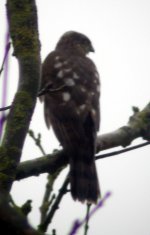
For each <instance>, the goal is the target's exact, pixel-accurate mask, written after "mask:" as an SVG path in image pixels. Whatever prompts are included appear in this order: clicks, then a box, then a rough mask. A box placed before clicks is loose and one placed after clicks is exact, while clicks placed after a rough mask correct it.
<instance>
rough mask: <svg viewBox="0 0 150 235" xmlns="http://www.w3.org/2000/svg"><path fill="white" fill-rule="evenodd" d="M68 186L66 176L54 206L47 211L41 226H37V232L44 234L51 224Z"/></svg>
mask: <svg viewBox="0 0 150 235" xmlns="http://www.w3.org/2000/svg"><path fill="white" fill-rule="evenodd" d="M68 184H69V177H68V175H67V177H66V179H65V181H64V183H63V185H62V187H61V188H60V190H59V194H58V196H57V198H56V200H55V202H54V204H53V205H52V207H51V210H50V211H49V213H48V215H47V217H46V220H45V221H44V222H43V224H40V225H39V230H40V231H42V232H46V230H47V228H48V225H49V224H50V223H51V221H52V218H53V217H54V214H55V212H56V210H57V209H58V208H59V204H60V202H61V199H62V197H63V196H64V194H65V193H66V192H67V190H66V189H67V186H68Z"/></svg>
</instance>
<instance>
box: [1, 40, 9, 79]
mask: <svg viewBox="0 0 150 235" xmlns="http://www.w3.org/2000/svg"><path fill="white" fill-rule="evenodd" d="M10 46H11V43H10V42H8V43H7V45H6V48H5V54H4V58H3V62H2V65H1V68H0V75H1V74H2V71H3V70H4V65H5V61H6V59H7V56H8V52H9V50H10Z"/></svg>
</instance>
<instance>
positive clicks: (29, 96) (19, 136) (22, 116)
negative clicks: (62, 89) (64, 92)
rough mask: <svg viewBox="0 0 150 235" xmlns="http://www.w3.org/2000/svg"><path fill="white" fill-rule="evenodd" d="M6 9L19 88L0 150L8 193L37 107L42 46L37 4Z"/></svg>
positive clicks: (16, 3)
mask: <svg viewBox="0 0 150 235" xmlns="http://www.w3.org/2000/svg"><path fill="white" fill-rule="evenodd" d="M6 6H7V15H8V20H9V29H10V36H11V39H12V44H13V46H14V55H15V56H16V58H17V59H18V63H19V86H18V87H19V88H18V91H17V92H16V95H15V97H14V101H13V104H12V108H11V110H10V113H9V116H8V121H7V125H6V130H5V134H4V138H3V142H2V146H1V148H0V161H1V164H0V190H6V191H7V192H9V191H10V189H11V186H12V182H13V180H14V178H15V174H16V167H17V165H18V163H19V161H20V158H21V153H22V147H23V144H24V140H25V137H26V134H27V130H28V127H29V124H30V120H31V116H32V114H33V111H34V107H35V103H36V97H37V92H38V88H39V81H40V54H39V52H40V46H39V40H38V27H37V14H36V13H37V12H36V6H35V1H34V0H30V1H29V0H25V1H20V0H8V1H7V5H6ZM13 76H14V75H13Z"/></svg>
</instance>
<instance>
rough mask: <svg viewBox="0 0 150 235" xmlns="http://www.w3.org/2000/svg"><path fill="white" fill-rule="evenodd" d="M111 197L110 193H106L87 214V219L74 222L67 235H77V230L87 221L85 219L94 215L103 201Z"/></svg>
mask: <svg viewBox="0 0 150 235" xmlns="http://www.w3.org/2000/svg"><path fill="white" fill-rule="evenodd" d="M110 196H111V193H110V192H107V193H106V194H105V196H104V197H103V198H102V199H101V200H100V201H99V203H98V204H97V205H96V206H95V207H94V208H93V209H92V210H91V211H90V212H89V213H88V215H87V217H85V218H84V219H83V220H81V221H79V220H76V221H75V222H74V224H73V227H72V229H71V232H70V233H69V235H75V234H77V231H78V230H79V228H81V226H83V224H84V223H85V222H86V221H87V219H88V220H89V219H90V218H91V217H92V216H93V215H94V214H95V212H96V211H97V210H98V209H99V208H101V207H103V205H104V203H105V201H106V200H107V199H108V197H110Z"/></svg>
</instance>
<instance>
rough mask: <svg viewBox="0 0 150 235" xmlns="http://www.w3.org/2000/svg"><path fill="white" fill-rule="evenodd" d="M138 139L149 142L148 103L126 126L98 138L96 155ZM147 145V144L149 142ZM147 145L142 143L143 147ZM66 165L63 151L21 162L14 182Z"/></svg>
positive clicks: (149, 107) (115, 153) (149, 113)
mask: <svg viewBox="0 0 150 235" xmlns="http://www.w3.org/2000/svg"><path fill="white" fill-rule="evenodd" d="M138 137H142V138H143V139H146V140H148V141H149V140H150V103H149V104H148V105H146V107H145V108H144V109H143V110H142V111H140V112H139V111H137V109H136V112H135V111H134V114H133V116H131V117H130V118H129V121H128V124H127V125H126V126H123V127H121V128H119V129H117V130H116V131H113V132H110V133H107V134H102V135H100V136H98V137H97V153H98V152H99V151H103V150H106V149H110V148H114V147H119V146H122V147H125V146H127V145H130V144H131V142H132V141H133V140H134V139H136V138H138ZM147 144H149V142H148V143H147ZM147 144H145V143H144V146H145V145H147ZM142 146H143V144H142ZM142 146H140V147H142ZM136 148H137V146H136ZM131 149H134V148H133V147H131V148H130V149H129V150H131ZM125 151H127V149H124V150H121V151H119V152H118V151H117V152H114V153H113V154H111V153H110V154H107V155H99V156H98V157H97V158H104V157H108V156H112V155H117V154H120V153H123V152H125ZM67 163H68V159H67V156H66V154H65V152H64V150H63V151H58V152H57V153H54V154H50V155H47V156H46V157H41V158H37V159H35V160H30V161H26V162H22V163H21V164H20V165H19V167H18V169H17V175H16V180H19V179H23V178H26V177H30V176H33V175H34V176H35V175H39V174H42V173H46V172H49V173H54V172H55V171H57V170H58V169H59V168H60V167H62V166H65V165H66V164H67Z"/></svg>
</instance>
